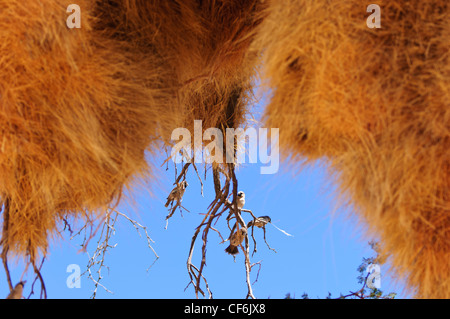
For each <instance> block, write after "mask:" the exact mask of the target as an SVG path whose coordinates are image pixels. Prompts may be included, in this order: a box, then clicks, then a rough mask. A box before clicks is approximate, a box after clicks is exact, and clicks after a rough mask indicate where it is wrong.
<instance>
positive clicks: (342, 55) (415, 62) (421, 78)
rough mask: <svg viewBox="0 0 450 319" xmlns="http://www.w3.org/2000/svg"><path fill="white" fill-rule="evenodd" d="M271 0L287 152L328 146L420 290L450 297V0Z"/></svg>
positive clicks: (363, 212) (347, 190)
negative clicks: (375, 23) (376, 14)
mask: <svg viewBox="0 0 450 319" xmlns="http://www.w3.org/2000/svg"><path fill="white" fill-rule="evenodd" d="M378 3H379V4H380V6H381V26H382V28H381V29H369V28H368V27H367V26H366V18H367V17H368V16H369V13H366V12H365V11H366V7H367V5H368V4H370V1H356V0H354V1H334V2H329V1H300V0H297V1H294V0H291V1H283V2H276V1H273V2H272V5H271V7H270V9H269V11H268V14H269V15H268V18H267V19H266V20H265V21H264V23H263V25H262V31H261V33H260V34H259V36H258V41H257V47H261V48H264V49H265V52H264V57H263V63H264V72H265V73H264V76H265V79H266V80H265V81H266V82H265V84H267V85H269V86H270V88H272V90H273V92H272V99H271V101H270V104H269V105H268V107H267V111H266V120H267V125H269V126H270V127H280V128H281V129H280V144H281V149H282V151H283V152H284V153H285V155H293V157H294V158H295V159H305V158H306V159H307V160H310V161H312V160H315V159H317V158H321V157H327V158H328V159H329V161H330V165H331V167H332V170H333V172H337V174H338V176H339V177H338V178H339V182H340V191H341V193H342V194H344V195H349V196H350V199H351V203H352V204H354V205H355V206H356V207H357V208H358V210H357V211H358V213H359V215H360V216H361V217H362V219H363V220H364V221H366V222H367V223H368V225H369V226H370V230H371V231H372V232H374V233H376V234H378V235H380V236H381V239H382V244H383V251H384V253H385V254H387V255H391V256H393V258H392V261H393V265H394V268H395V269H396V271H397V273H398V274H399V275H400V277H406V278H407V281H408V284H409V287H410V288H411V289H412V290H413V291H415V292H416V293H417V296H418V297H439V298H450V263H449V260H450V205H449V199H450V102H449V101H450V99H449V98H450V84H449V79H450V58H449V52H450V23H449V21H450V20H449V17H450V6H449V5H448V2H447V1H437V0H435V1H420V2H414V3H411V2H410V1H380V2H378Z"/></svg>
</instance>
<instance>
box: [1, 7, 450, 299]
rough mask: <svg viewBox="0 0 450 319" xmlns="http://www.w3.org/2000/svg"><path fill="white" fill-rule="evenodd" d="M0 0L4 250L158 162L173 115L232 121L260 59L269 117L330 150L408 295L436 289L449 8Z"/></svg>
mask: <svg viewBox="0 0 450 319" xmlns="http://www.w3.org/2000/svg"><path fill="white" fill-rule="evenodd" d="M69 3H70V1H56V0H45V1H40V2H38V3H28V2H27V3H26V4H24V3H21V2H17V1H13V0H0V7H1V8H2V10H1V11H0V70H1V72H0V198H1V200H3V201H4V202H6V203H7V205H4V208H5V209H4V211H3V213H2V215H3V230H2V241H1V245H2V247H3V249H4V251H10V252H13V253H15V254H18V255H22V256H28V257H30V259H31V260H36V255H37V254H38V253H39V251H41V253H43V254H44V255H45V253H46V249H47V246H48V238H49V237H50V236H52V235H53V234H55V230H56V227H57V225H58V223H59V222H61V221H62V219H63V218H65V217H66V216H70V217H72V218H80V219H82V220H83V219H85V220H86V219H92V218H95V217H99V216H104V214H105V211H106V208H107V207H110V206H114V205H115V203H116V202H117V201H118V200H119V199H120V198H121V194H122V191H123V189H124V187H131V186H132V185H134V184H135V183H136V181H137V180H139V179H141V178H147V179H148V178H150V179H151V178H154V177H153V176H152V174H151V167H150V166H149V164H148V163H147V162H146V161H145V158H144V153H145V152H146V151H148V152H153V151H154V150H155V149H156V148H160V147H161V145H164V144H165V145H168V144H170V141H169V139H170V133H171V132H172V130H173V129H174V128H176V127H186V128H189V129H191V131H193V120H194V119H197V120H198V119H200V120H202V121H203V129H204V130H205V129H207V128H209V127H218V128H222V129H225V128H227V127H239V126H243V125H245V121H244V119H245V115H246V113H248V112H249V105H250V104H251V101H252V100H251V93H250V92H251V90H252V88H253V86H254V77H255V75H256V70H257V68H258V67H259V66H261V65H262V66H263V85H265V86H266V88H268V89H270V90H271V95H272V96H271V100H270V103H269V104H268V106H267V109H266V115H265V119H266V125H267V126H269V127H278V128H280V142H281V150H282V151H283V152H284V155H286V157H289V156H291V157H292V160H293V161H292V163H293V166H295V163H296V162H297V161H302V162H304V161H314V160H316V159H318V158H323V157H326V158H328V159H329V161H330V164H331V167H332V173H333V174H335V176H336V177H337V180H338V182H339V183H340V190H341V193H342V195H343V196H345V198H348V199H349V202H350V203H351V204H352V205H353V206H354V207H355V209H356V212H357V213H358V215H359V216H361V218H362V220H363V221H364V222H366V223H367V224H368V225H369V228H370V231H371V232H373V233H376V234H378V235H380V236H381V238H382V243H383V245H384V246H383V251H384V253H385V254H386V255H391V256H393V258H392V261H393V265H394V267H395V269H396V270H397V273H398V274H399V275H401V276H404V277H406V278H407V280H408V283H409V286H410V288H411V289H412V290H413V291H415V292H417V296H419V297H446V298H450V275H449V274H450V264H449V263H448V261H449V260H450V214H449V213H450V207H449V189H450V154H449V149H450V104H449V103H450V102H449V101H450V85H449V79H450V63H449V62H450V61H449V52H450V50H449V49H450V22H449V21H450V8H449V5H448V4H447V2H446V1H444V0H440V1H438V0H429V1H421V2H416V3H414V5H413V4H412V3H410V2H409V1H406V0H399V1H379V2H378V3H379V4H380V5H381V7H382V20H381V24H382V28H381V29H374V30H371V29H368V28H367V26H366V24H365V20H366V17H367V16H368V14H367V13H366V12H365V8H366V6H367V5H368V4H369V3H370V1H357V0H351V1H332V2H330V1H325V0H319V1H304V0H286V1H260V0H249V1H239V0H213V1H199V0H186V1H181V0H174V1H144V0H109V1H87V0H80V1H77V4H79V5H80V6H81V10H82V28H81V29H73V30H69V29H68V28H67V27H66V25H65V21H66V18H67V15H68V14H67V13H66V7H67V5H68V4H69Z"/></svg>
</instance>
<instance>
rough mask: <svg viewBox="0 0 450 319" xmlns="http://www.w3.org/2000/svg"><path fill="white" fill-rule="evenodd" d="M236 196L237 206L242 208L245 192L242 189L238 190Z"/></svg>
mask: <svg viewBox="0 0 450 319" xmlns="http://www.w3.org/2000/svg"><path fill="white" fill-rule="evenodd" d="M237 197H238V199H237V205H238V208H239V209H242V208H243V207H244V205H245V193H244V192H243V191H240V192H239V193H238V194H237Z"/></svg>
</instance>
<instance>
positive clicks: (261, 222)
mask: <svg viewBox="0 0 450 319" xmlns="http://www.w3.org/2000/svg"><path fill="white" fill-rule="evenodd" d="M271 221H272V219H271V218H270V217H269V216H261V217H258V218H256V219H254V220H251V221H250V222H249V223H248V224H247V228H250V227H252V226H256V227H258V228H262V227H264V226H266V225H267V224H268V223H270V222H271Z"/></svg>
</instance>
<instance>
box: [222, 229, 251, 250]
mask: <svg viewBox="0 0 450 319" xmlns="http://www.w3.org/2000/svg"><path fill="white" fill-rule="evenodd" d="M245 235H247V229H246V228H241V229H239V230H238V231H237V232H235V233H234V234H233V235H232V236H231V239H230V245H229V246H228V247H227V248H225V251H226V252H227V253H229V254H230V255H233V256H234V255H236V254H238V253H239V249H238V246H239V245H240V244H241V243H242V241H243V240H244V238H245Z"/></svg>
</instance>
